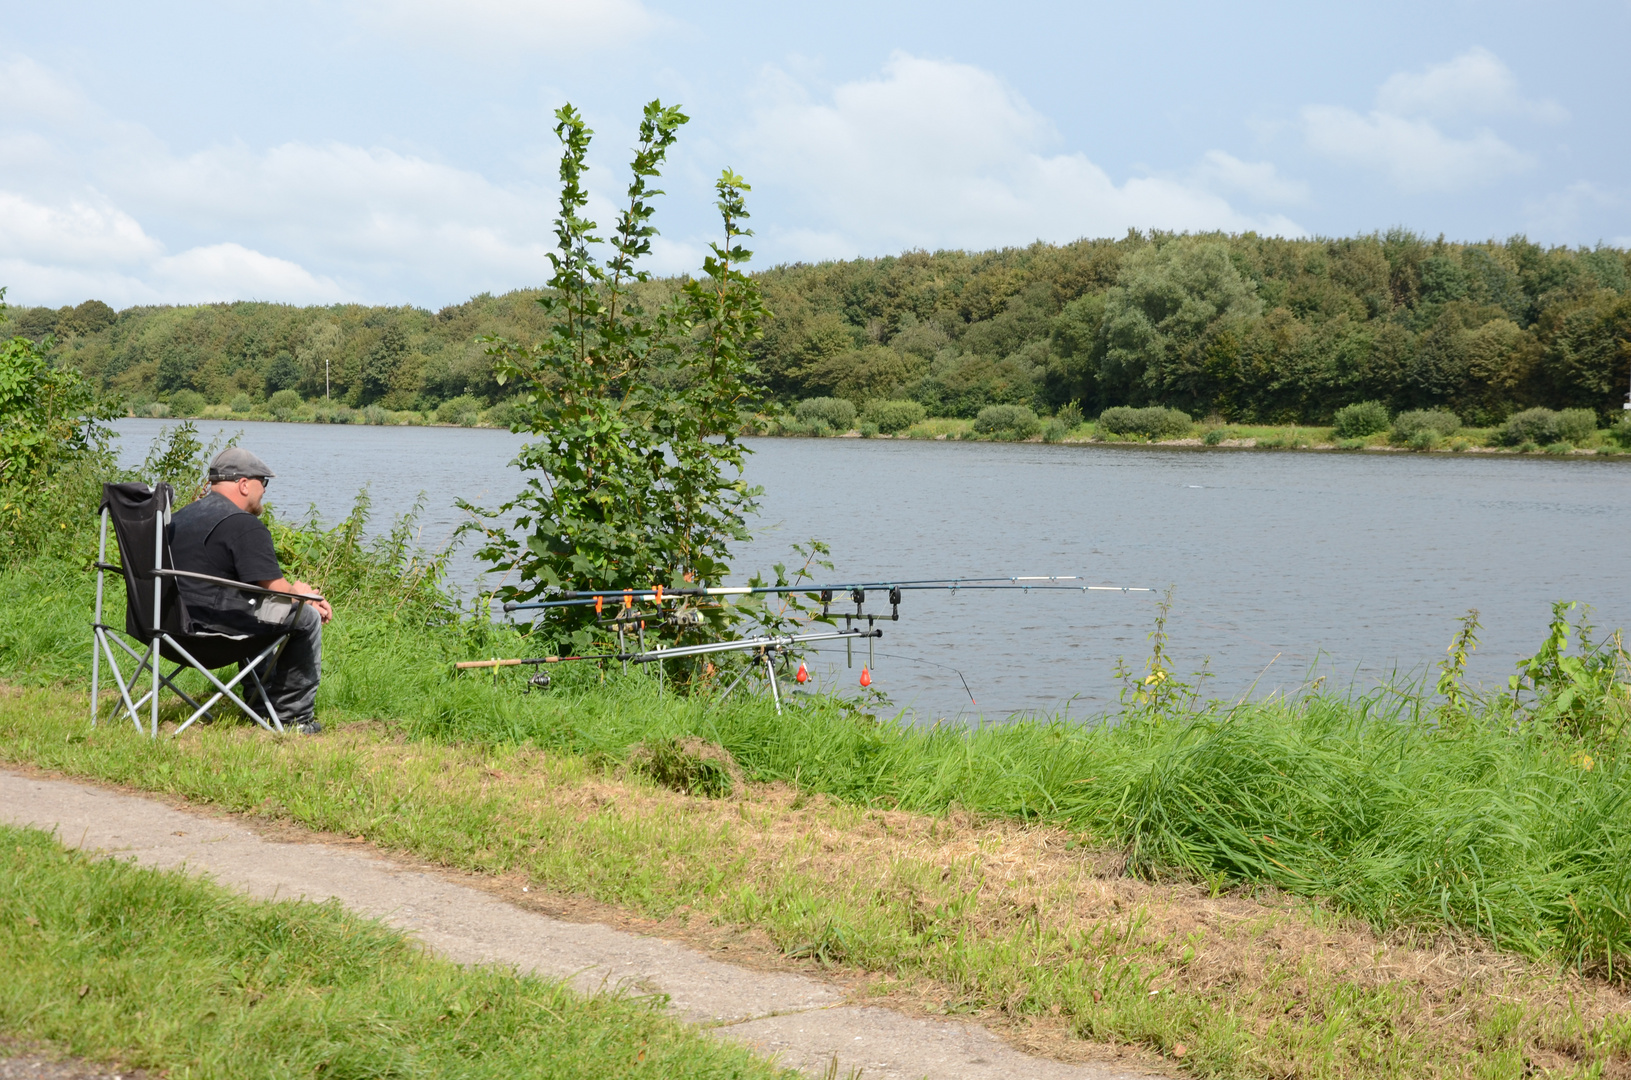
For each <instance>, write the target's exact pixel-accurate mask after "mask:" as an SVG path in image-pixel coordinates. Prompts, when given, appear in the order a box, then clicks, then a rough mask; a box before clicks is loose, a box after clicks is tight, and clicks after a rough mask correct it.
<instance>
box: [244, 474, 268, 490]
mask: <svg viewBox="0 0 1631 1080" xmlns="http://www.w3.org/2000/svg"><path fill="white" fill-rule="evenodd" d="M241 479H244V480H259V481H260V483H261V490H262V491H265V490H266V489H267V488H269V487H271V486H272V478H271V477H270V476H245V477H242V478H241Z"/></svg>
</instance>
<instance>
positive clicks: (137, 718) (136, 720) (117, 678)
mask: <svg viewBox="0 0 1631 1080" xmlns="http://www.w3.org/2000/svg"><path fill="white" fill-rule="evenodd" d="M96 636H97V638H99V639H100V640H101V642H102V647H103V648H104V649H106V650H107V653H108V669H109V670H110V671H112V672H113V680H114V682H115V683H117V684H118V686H119V698H120V700H122V701H123V702H124V705H125V713H126V714H127V715H128V716H129V717H130V722H131V723H133V724H135V725H136V730H137V731H141V730H142V718H141V713H140V712H139V711H138V710H139V709H140V708H141V706H140V705H138V704H137V703H136V702H134V701H131V700H130V687H128V686H126V685H125V680H124V676H123V675H121V674H120V672H119V660H118V658H117V657H115V656H114V655H113V646H111V645H109V644H108V642H110V641H113V642H117V643H118V644H119V647H120V648H122V649H124V650H125V651H126V652H128V653H129V654H130V655H131V656H134V657H137V658H138V659H140V658H141V655H142V654H140V653H138V652H137V651H136V650H135V649H132V648H131V647H130V646H129V645H126V644H125V643H124V642H123V641H120V640H119V639H118V638H116V637H112V636H111V635H109V634H108V632H107V631H106V630H105V629H102V628H100V627H99V628H98V629H97V631H96ZM131 683H132V685H134V683H135V680H134V679H132V680H131ZM142 700H143V701H145V700H147V699H146V698H143V699H142Z"/></svg>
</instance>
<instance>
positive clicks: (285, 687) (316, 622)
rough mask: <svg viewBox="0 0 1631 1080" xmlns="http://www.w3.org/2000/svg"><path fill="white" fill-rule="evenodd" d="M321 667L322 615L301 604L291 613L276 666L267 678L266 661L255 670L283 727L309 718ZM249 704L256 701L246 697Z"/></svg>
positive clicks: (315, 696) (320, 676) (257, 703)
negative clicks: (291, 623)
mask: <svg viewBox="0 0 1631 1080" xmlns="http://www.w3.org/2000/svg"><path fill="white" fill-rule="evenodd" d="M322 668H323V617H322V616H321V615H319V614H317V609H315V608H313V607H311V606H310V605H309V604H302V605H301V607H300V614H299V615H297V616H295V624H294V629H293V630H292V631H291V632H290V634H289V643H288V644H287V645H285V646H283V652H282V653H280V654H279V655H278V658H277V665H276V666H275V667H273V668H272V672H271V675H270V677H268V675H267V672H266V664H262V665H261V667H260V670H259V671H257V672H256V674H258V675H259V676H260V679H261V682H262V683H263V684H264V685H265V686H266V696H267V697H269V698H271V699H272V708H273V709H276V710H277V715H278V719H279V720H281V721H283V726H284V727H289V726H290V725H293V724H298V723H301V722H303V721H306V720H310V719H311V718H312V703H313V702H314V701H316V700H317V683H318V681H319V680H320V679H321V678H322ZM250 704H251V705H257V706H258V705H259V704H260V703H259V702H256V701H254V700H250Z"/></svg>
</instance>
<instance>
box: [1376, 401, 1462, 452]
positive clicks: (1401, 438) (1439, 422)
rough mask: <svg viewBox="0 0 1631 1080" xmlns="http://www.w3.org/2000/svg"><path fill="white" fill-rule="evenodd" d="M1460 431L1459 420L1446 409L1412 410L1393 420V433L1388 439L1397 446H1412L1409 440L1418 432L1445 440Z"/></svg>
mask: <svg viewBox="0 0 1631 1080" xmlns="http://www.w3.org/2000/svg"><path fill="white" fill-rule="evenodd" d="M1460 430H1461V418H1460V417H1458V416H1456V414H1455V413H1453V412H1450V411H1449V410H1447V409H1412V410H1411V411H1410V412H1402V413H1400V414H1399V415H1398V416H1396V417H1394V418H1393V433H1392V434H1391V435H1390V436H1389V438H1391V439H1392V440H1393V442H1394V443H1395V444H1397V445H1400V446H1412V445H1413V444H1412V442H1411V440H1412V439H1414V438H1415V437H1416V434H1417V433H1418V432H1422V431H1431V432H1433V433H1434V434H1436V435H1437V436H1438V437H1439V438H1441V439H1447V438H1449V437H1450V436H1451V435H1454V434H1455V433H1456V432H1458V431H1460ZM1435 445H1436V444H1435ZM1418 449H1419V448H1418Z"/></svg>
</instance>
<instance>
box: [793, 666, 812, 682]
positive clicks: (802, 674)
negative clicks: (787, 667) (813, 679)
mask: <svg viewBox="0 0 1631 1080" xmlns="http://www.w3.org/2000/svg"><path fill="white" fill-rule="evenodd" d="M793 678H794V679H796V680H798V681H799V682H801V683H806V682H809V681H810V669H809V668H807V667H805V666H804V661H803V660H800V661H799V669H798V671H797V672H796V673H795V674H794V675H793Z"/></svg>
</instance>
